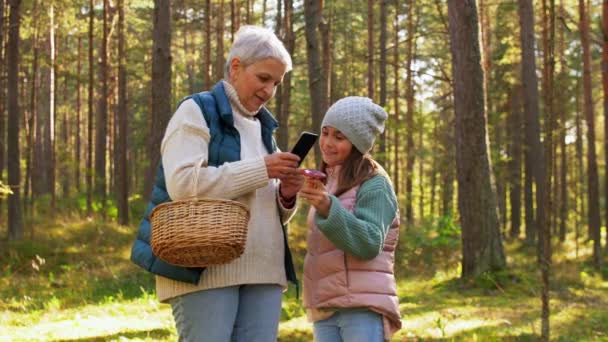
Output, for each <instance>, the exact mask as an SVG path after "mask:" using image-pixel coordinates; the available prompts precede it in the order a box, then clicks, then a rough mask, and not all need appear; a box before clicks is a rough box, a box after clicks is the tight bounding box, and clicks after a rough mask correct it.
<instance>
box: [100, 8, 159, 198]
mask: <svg viewBox="0 0 608 342" xmlns="http://www.w3.org/2000/svg"><path fill="white" fill-rule="evenodd" d="M109 10H110V6H109V3H108V0H103V15H102V16H103V19H102V24H103V26H102V40H101V56H100V57H101V58H100V61H101V63H100V65H99V78H100V80H99V81H100V83H101V94H100V96H99V99H98V100H99V102H98V104H97V115H96V119H97V120H96V121H95V123H96V125H95V195H96V196H97V199H98V200H100V201H101V203H102V206H103V207H104V208H105V199H106V144H107V139H108V137H107V136H108V12H109ZM165 96H167V95H166V94H165Z"/></svg>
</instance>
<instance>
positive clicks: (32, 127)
mask: <svg viewBox="0 0 608 342" xmlns="http://www.w3.org/2000/svg"><path fill="white" fill-rule="evenodd" d="M2 6H4V5H2ZM32 12H33V19H32V20H33V21H34V33H33V42H32V45H33V59H32V72H31V90H30V113H29V117H28V118H27V127H28V130H27V147H26V151H25V186H24V189H23V203H24V205H23V208H24V213H25V214H26V215H27V210H28V207H30V208H31V206H32V205H33V201H34V191H33V178H32V171H33V165H32V164H33V163H34V137H35V136H36V135H37V134H38V133H37V132H36V131H37V120H36V117H37V112H38V87H39V86H40V82H39V79H40V74H39V67H38V54H39V50H40V49H39V45H38V44H39V32H40V23H39V17H38V1H34V4H33V9H32ZM0 17H1V16H0ZM3 25H4V21H2V24H0V26H3ZM1 86H3V85H1ZM2 89H4V88H2ZM2 91H4V90H2ZM1 121H2V124H1V125H0V126H1V127H2V128H1V129H2V131H4V122H3V121H4V120H3V119H2V120H1ZM3 134H4V133H2V135H3ZM3 140H4V139H1V141H3ZM0 145H1V143H0ZM2 149H3V150H4V148H2ZM2 153H3V152H2ZM3 160H4V158H2V160H0V164H3V163H4V161H3ZM2 168H3V165H0V172H1V170H2ZM30 212H31V211H30Z"/></svg>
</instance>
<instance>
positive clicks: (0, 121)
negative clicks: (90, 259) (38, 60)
mask: <svg viewBox="0 0 608 342" xmlns="http://www.w3.org/2000/svg"><path fill="white" fill-rule="evenodd" d="M5 6H6V1H5V0H0V181H3V180H4V176H3V175H4V162H5V155H4V153H5V152H6V146H5V144H4V142H5V141H6V137H5V133H6V126H5V125H6V121H5V120H6V117H5V114H4V110H5V107H4V105H5V104H6V96H5V89H6V86H5V82H4V77H2V75H4V73H5V70H6V64H5V53H6V52H5V51H6V49H5V46H4V34H5V32H4V25H6V19H5V18H4V15H5V13H4V7H5ZM35 8H36V2H34V10H33V11H32V12H33V13H34V14H35V13H36V11H35ZM32 21H33V24H34V28H36V25H38V20H37V18H36V16H34V17H33V19H32ZM35 38H36V37H34V39H35ZM26 180H27V178H26ZM24 197H26V198H27V195H25V196H24ZM2 202H3V200H2V199H0V206H1V205H2ZM0 208H1V207H0Z"/></svg>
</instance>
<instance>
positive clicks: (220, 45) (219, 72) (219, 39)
mask: <svg viewBox="0 0 608 342" xmlns="http://www.w3.org/2000/svg"><path fill="white" fill-rule="evenodd" d="M217 11H218V12H217V13H218V14H217V19H216V22H215V35H216V36H215V37H216V48H217V52H216V54H215V60H216V66H215V80H214V82H217V81H219V80H221V79H222V78H224V68H225V66H226V65H225V64H226V61H225V60H224V0H220V1H219V3H217Z"/></svg>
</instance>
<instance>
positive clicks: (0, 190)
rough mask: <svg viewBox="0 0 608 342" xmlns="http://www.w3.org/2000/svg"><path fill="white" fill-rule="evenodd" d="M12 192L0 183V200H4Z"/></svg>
mask: <svg viewBox="0 0 608 342" xmlns="http://www.w3.org/2000/svg"><path fill="white" fill-rule="evenodd" d="M12 193H13V191H12V190H11V188H10V187H9V186H8V185H5V184H4V183H2V181H0V198H5V197H6V196H8V195H11V194H12Z"/></svg>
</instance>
